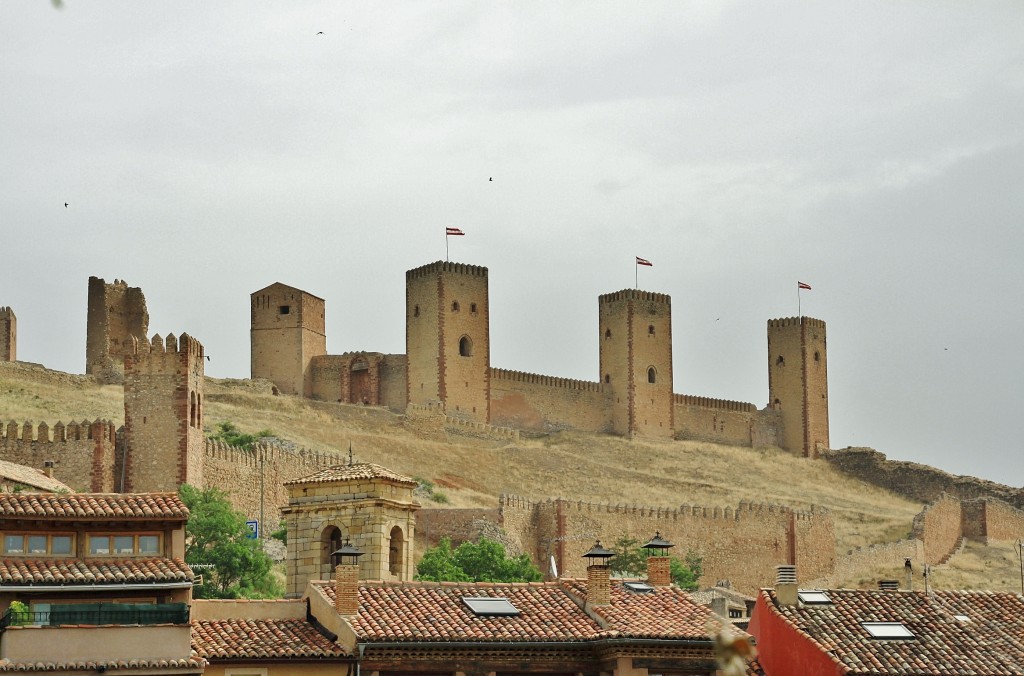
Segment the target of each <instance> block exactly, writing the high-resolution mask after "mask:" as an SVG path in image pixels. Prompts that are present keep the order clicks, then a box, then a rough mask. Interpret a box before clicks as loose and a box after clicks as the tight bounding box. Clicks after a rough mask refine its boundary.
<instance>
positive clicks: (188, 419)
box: [123, 333, 205, 492]
mask: <svg viewBox="0 0 1024 676" xmlns="http://www.w3.org/2000/svg"><path fill="white" fill-rule="evenodd" d="M204 375H205V368H204V354H203V346H202V344H201V343H200V342H199V341H198V340H196V339H195V338H192V337H191V336H189V335H188V334H187V333H183V334H181V336H180V337H178V338H176V337H175V336H174V334H168V335H167V338H166V341H165V340H164V339H162V338H161V337H160V336H159V335H156V336H153V338H152V340H136V341H134V343H133V349H132V351H131V352H130V353H129V354H128V355H126V356H125V379H124V421H125V444H126V449H127V453H126V458H127V461H126V463H125V467H124V470H123V472H124V475H125V481H124V486H125V488H124V490H125V491H126V492H140V491H146V492H149V491H176V490H178V486H180V485H181V484H183V483H187V484H191V485H193V486H202V485H203V471H202V468H203V448H204V436H203V404H204V401H203V398H204V386H203V383H204V380H203V379H204Z"/></svg>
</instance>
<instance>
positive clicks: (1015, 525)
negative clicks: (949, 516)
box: [964, 499, 1024, 544]
mask: <svg viewBox="0 0 1024 676" xmlns="http://www.w3.org/2000/svg"><path fill="white" fill-rule="evenodd" d="M970 504H972V503H966V504H965V510H964V513H965V515H966V514H967V505H970ZM974 504H978V505H980V509H979V510H978V511H979V512H980V515H979V516H978V517H977V522H979V523H980V524H981V526H982V529H981V530H982V532H981V533H979V534H978V535H977V536H976V537H978V538H979V539H980V540H982V541H983V542H985V544H988V543H989V542H992V541H1010V542H1012V541H1015V540H1017V539H1018V538H1024V511H1022V510H1019V509H1016V508H1015V507H1013V505H1009V504H1007V503H1005V502H1003V501H1002V500H994V499H988V500H981V501H977V502H975V503H974ZM968 528H969V526H968V524H964V530H965V534H966V531H967V530H968ZM968 536H969V537H970V535H968Z"/></svg>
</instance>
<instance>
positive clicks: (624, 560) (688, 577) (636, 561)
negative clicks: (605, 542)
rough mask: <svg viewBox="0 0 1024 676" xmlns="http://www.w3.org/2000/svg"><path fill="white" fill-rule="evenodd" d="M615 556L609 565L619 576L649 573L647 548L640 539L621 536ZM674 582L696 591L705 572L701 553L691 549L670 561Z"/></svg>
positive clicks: (682, 587)
mask: <svg viewBox="0 0 1024 676" xmlns="http://www.w3.org/2000/svg"><path fill="white" fill-rule="evenodd" d="M613 551H615V556H613V557H612V558H611V559H610V561H609V565H610V566H611V569H612V571H613V572H614V574H615V575H618V576H619V577H643V576H644V575H646V574H647V556H648V552H647V550H645V549H643V547H641V546H640V541H639V540H637V539H635V538H631V537H621V538H619V539H618V540H616V541H615V547H614V549H613ZM669 571H670V573H669V574H670V575H671V576H672V582H674V583H675V584H677V585H678V586H679V587H680V588H681V589H685V590H687V591H694V590H696V589H697V586H698V582H699V580H700V576H701V575H703V573H704V561H703V559H701V557H700V555H699V554H698V553H697V552H695V551H693V550H692V549H691V550H688V551H687V552H686V556H685V557H684V558H683V559H682V560H680V559H679V558H678V557H675V556H673V557H672V560H671V561H670V562H669Z"/></svg>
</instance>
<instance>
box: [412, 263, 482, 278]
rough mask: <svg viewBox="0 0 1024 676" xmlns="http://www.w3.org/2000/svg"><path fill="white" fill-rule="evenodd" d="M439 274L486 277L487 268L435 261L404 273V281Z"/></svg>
mask: <svg viewBox="0 0 1024 676" xmlns="http://www.w3.org/2000/svg"><path fill="white" fill-rule="evenodd" d="M439 272H454V273H456V274H460V275H472V276H474V277H486V276H487V268H485V267H483V266H482V265H469V264H468V263H451V262H449V261H435V262H434V263H428V264H427V265H421V266H420V267H418V268H413V269H412V270H409V271H407V272H406V273H405V279H406V280H412V279H416V278H418V277H428V276H430V275H434V274H437V273H439Z"/></svg>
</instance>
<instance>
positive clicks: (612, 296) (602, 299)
mask: <svg viewBox="0 0 1024 676" xmlns="http://www.w3.org/2000/svg"><path fill="white" fill-rule="evenodd" d="M624 300H642V301H650V302H654V303H662V304H664V305H671V304H672V296H670V295H668V294H667V293H655V292H653V291H641V290H639V289H623V290H622V291H615V292H613V293H606V294H603V295H601V296H598V297H597V302H598V303H618V302H620V301H624Z"/></svg>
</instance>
